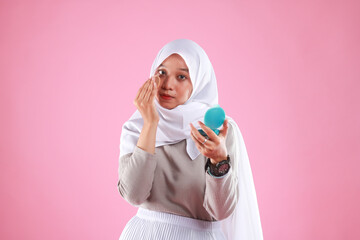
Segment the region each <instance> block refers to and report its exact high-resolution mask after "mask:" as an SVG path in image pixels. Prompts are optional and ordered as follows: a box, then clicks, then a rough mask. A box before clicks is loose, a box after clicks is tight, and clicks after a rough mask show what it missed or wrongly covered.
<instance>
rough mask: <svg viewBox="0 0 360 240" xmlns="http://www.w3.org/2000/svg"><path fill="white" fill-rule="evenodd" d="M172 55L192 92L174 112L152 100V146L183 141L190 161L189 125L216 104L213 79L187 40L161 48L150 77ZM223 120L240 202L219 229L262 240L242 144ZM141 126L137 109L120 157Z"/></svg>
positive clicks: (243, 239) (234, 237)
mask: <svg viewBox="0 0 360 240" xmlns="http://www.w3.org/2000/svg"><path fill="white" fill-rule="evenodd" d="M174 53H175V54H179V55H180V56H181V57H182V58H183V59H184V61H185V63H186V65H187V66H188V68H189V74H190V79H191V81H192V85H193V91H192V93H191V95H190V97H189V99H188V100H187V101H186V102H185V103H184V104H182V105H178V106H177V107H175V108H173V109H166V108H164V107H162V106H161V105H160V104H159V102H158V101H157V99H156V98H155V100H154V102H155V106H156V109H157V111H158V113H159V123H158V128H157V131H156V143H155V147H158V146H163V145H168V144H174V143H177V142H180V141H181V140H183V139H186V152H187V154H188V156H189V158H190V159H191V160H195V159H196V158H197V156H199V154H200V152H199V150H198V149H197V148H196V145H195V143H194V141H193V140H192V139H191V137H190V123H192V124H193V125H194V126H195V127H197V128H200V126H199V124H198V121H203V119H204V116H205V112H206V111H207V110H208V109H209V108H210V107H212V106H214V105H216V104H218V91H217V83H216V77H215V73H214V69H213V67H212V64H211V62H210V60H209V58H208V56H207V54H206V53H205V51H204V50H203V49H202V48H201V47H200V46H199V45H198V44H197V43H195V42H194V41H191V40H188V39H176V40H173V41H171V42H169V43H168V44H166V45H165V46H164V47H162V49H160V51H159V52H158V54H157V56H156V58H155V60H154V62H153V64H152V67H151V70H150V77H151V76H153V75H154V74H155V71H156V69H157V67H158V66H159V65H160V64H161V63H162V62H163V61H164V60H165V59H166V58H167V57H169V56H170V55H171V54H174ZM226 118H227V119H229V124H231V125H232V128H233V129H234V131H235V135H234V144H235V145H236V147H235V149H236V152H235V153H234V156H235V159H234V163H235V166H234V169H235V171H233V173H234V174H235V178H236V179H237V183H238V190H239V201H238V203H237V206H236V208H235V210H234V212H233V213H232V214H231V215H230V216H229V217H228V218H226V219H225V220H221V223H222V224H221V225H222V230H223V232H224V234H225V236H226V237H227V239H228V240H262V239H263V236H262V229H261V223H260V215H259V210H258V204H257V198H256V192H255V186H254V182H253V177H252V172H251V167H250V162H249V159H248V155H247V151H246V147H245V143H244V140H243V138H242V135H241V132H240V129H239V127H238V126H237V124H236V123H235V121H234V120H233V119H232V118H230V117H229V116H226ZM143 124H144V122H143V119H142V117H141V114H140V112H139V111H138V110H136V111H135V112H134V114H133V115H132V116H131V117H130V119H129V120H128V121H127V122H125V123H124V124H123V126H122V132H121V137H120V156H119V157H121V156H123V155H125V154H127V153H130V152H133V151H134V148H135V146H136V144H137V141H138V139H139V136H140V132H141V129H142V126H143Z"/></svg>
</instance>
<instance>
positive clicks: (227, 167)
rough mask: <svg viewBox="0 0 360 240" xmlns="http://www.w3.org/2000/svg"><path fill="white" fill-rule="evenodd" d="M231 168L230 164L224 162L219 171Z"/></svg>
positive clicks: (222, 171)
mask: <svg viewBox="0 0 360 240" xmlns="http://www.w3.org/2000/svg"><path fill="white" fill-rule="evenodd" d="M228 169H229V164H227V163H226V164H223V165H221V166H220V167H219V172H221V173H224V172H226V171H227V170H228Z"/></svg>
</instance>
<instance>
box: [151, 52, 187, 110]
mask: <svg viewBox="0 0 360 240" xmlns="http://www.w3.org/2000/svg"><path fill="white" fill-rule="evenodd" d="M155 75H158V76H159V77H160V80H159V82H157V84H158V92H157V94H156V99H157V100H158V102H159V104H160V105H161V106H162V107H164V108H167V109H173V108H175V107H177V106H178V105H181V104H183V103H185V102H186V100H188V99H189V97H190V96H191V93H192V90H193V86H192V82H191V79H190V74H189V69H188V67H187V66H186V63H185V61H184V59H183V58H182V57H181V56H180V55H178V54H176V53H174V54H172V55H170V56H169V57H168V58H166V59H165V60H164V61H163V62H162V63H161V64H160V65H159V67H158V68H157V69H156V71H155Z"/></svg>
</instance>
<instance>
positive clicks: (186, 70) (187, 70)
mask: <svg viewBox="0 0 360 240" xmlns="http://www.w3.org/2000/svg"><path fill="white" fill-rule="evenodd" d="M160 67H164V68H166V67H165V66H164V65H162V64H160V66H159V68H160ZM179 70H181V71H184V72H187V73H188V72H189V69H187V68H179Z"/></svg>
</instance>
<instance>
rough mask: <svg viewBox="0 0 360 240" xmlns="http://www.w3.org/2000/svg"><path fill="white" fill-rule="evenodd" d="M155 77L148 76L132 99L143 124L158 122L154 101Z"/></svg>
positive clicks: (155, 90)
mask: <svg viewBox="0 0 360 240" xmlns="http://www.w3.org/2000/svg"><path fill="white" fill-rule="evenodd" d="M156 77H157V76H153V77H152V78H149V79H148V80H147V81H146V82H145V83H144V84H143V85H142V86H141V88H140V89H139V91H138V92H137V95H136V98H135V100H134V105H135V106H136V108H137V109H138V110H139V112H140V114H141V116H142V118H143V119H144V124H154V123H155V124H157V123H158V122H159V113H158V112H157V110H156V106H155V102H154V99H155V95H156V93H157V85H156V82H155V80H156V79H155V78H156Z"/></svg>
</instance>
